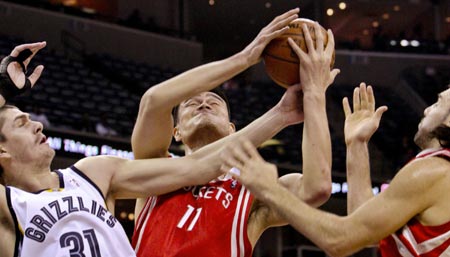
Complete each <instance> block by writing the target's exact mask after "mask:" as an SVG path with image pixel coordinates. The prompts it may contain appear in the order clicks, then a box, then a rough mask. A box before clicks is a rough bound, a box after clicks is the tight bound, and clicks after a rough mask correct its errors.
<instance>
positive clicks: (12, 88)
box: [0, 49, 33, 100]
mask: <svg viewBox="0 0 450 257" xmlns="http://www.w3.org/2000/svg"><path fill="white" fill-rule="evenodd" d="M32 54H33V53H32V52H31V50H29V49H25V50H23V51H22V52H20V53H19V55H18V56H17V57H13V56H7V57H5V58H3V60H2V62H1V63H0V94H1V95H2V96H3V98H5V100H9V99H11V98H13V97H14V96H16V95H19V94H22V93H23V92H25V91H27V90H28V89H29V88H31V82H30V80H29V79H28V78H26V79H25V85H20V86H22V87H21V88H19V87H18V86H19V85H15V84H14V82H13V81H12V79H11V77H10V76H9V74H8V65H9V64H10V63H12V62H17V63H18V64H19V65H20V66H21V67H22V71H23V72H24V73H26V69H25V65H24V64H23V62H24V61H25V60H26V59H28V57H30V56H31V55H32Z"/></svg>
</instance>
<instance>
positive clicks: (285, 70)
mask: <svg viewBox="0 0 450 257" xmlns="http://www.w3.org/2000/svg"><path fill="white" fill-rule="evenodd" d="M304 23H305V24H306V25H307V27H308V30H309V33H310V35H311V38H312V40H313V42H314V45H315V40H316V33H315V31H314V21H312V20H309V19H303V18H299V19H296V20H294V21H292V22H291V23H290V24H289V30H288V31H287V32H286V33H284V34H283V35H282V36H280V37H277V38H275V39H273V40H272V41H271V42H270V43H269V44H268V45H267V47H266V49H264V53H263V60H264V65H265V68H266V72H267V74H268V75H269V77H270V78H271V79H272V80H273V81H274V82H275V83H277V84H278V85H280V86H282V87H285V88H287V87H289V86H291V85H294V84H297V83H299V82H300V74H299V61H301V60H299V58H298V56H297V54H296V53H295V52H294V50H293V49H292V48H291V46H290V45H289V43H288V38H289V37H290V38H292V39H293V40H294V41H295V43H297V45H298V46H300V48H301V49H302V50H303V51H305V52H308V49H307V47H306V42H305V37H304V35H303V29H302V26H303V24H304ZM320 30H321V33H322V34H323V38H324V47H325V46H326V44H327V42H328V34H327V31H326V30H325V29H324V28H323V27H322V26H320ZM333 65H334V52H333V57H332V60H331V64H330V68H332V67H333Z"/></svg>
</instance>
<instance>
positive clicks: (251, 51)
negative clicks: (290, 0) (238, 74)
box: [242, 8, 300, 66]
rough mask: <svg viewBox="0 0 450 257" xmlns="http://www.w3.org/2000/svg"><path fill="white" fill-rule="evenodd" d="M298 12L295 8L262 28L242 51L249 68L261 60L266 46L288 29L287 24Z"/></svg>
mask: <svg viewBox="0 0 450 257" xmlns="http://www.w3.org/2000/svg"><path fill="white" fill-rule="evenodd" d="M299 11H300V9H299V8H295V9H292V10H290V11H287V12H285V13H283V14H281V15H279V16H277V17H275V19H273V20H272V22H270V23H269V24H268V25H267V26H266V27H264V28H263V29H262V30H261V31H260V32H259V34H258V35H257V36H256V38H255V39H254V40H253V41H252V42H251V43H250V44H249V45H248V46H247V47H246V48H245V49H244V50H242V53H244V54H246V55H247V62H248V65H249V66H251V65H254V64H256V63H258V62H259V61H260V60H261V55H262V52H263V51H264V48H266V46H267V44H269V42H270V41H272V39H274V38H277V37H279V36H281V35H282V34H283V33H285V32H286V31H287V30H288V29H289V26H288V25H289V23H291V22H292V21H293V20H295V19H297V18H298V12H299Z"/></svg>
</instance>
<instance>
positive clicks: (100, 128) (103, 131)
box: [95, 112, 117, 136]
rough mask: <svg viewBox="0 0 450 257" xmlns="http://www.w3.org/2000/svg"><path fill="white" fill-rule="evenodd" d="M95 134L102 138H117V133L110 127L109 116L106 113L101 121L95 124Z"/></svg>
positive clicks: (101, 117)
mask: <svg viewBox="0 0 450 257" xmlns="http://www.w3.org/2000/svg"><path fill="white" fill-rule="evenodd" d="M95 132H97V134H99V135H100V136H117V131H115V130H114V129H113V128H111V127H110V126H109V125H108V115H107V113H106V112H104V113H103V114H102V115H101V116H100V120H99V121H98V122H97V124H95Z"/></svg>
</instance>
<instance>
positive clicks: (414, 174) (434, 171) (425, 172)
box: [398, 156, 450, 182]
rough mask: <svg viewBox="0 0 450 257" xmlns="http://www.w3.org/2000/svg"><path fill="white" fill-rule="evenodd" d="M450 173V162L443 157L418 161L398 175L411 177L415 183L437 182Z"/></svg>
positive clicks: (409, 164) (411, 163)
mask: <svg viewBox="0 0 450 257" xmlns="http://www.w3.org/2000/svg"><path fill="white" fill-rule="evenodd" d="M449 172H450V162H449V161H448V160H446V159H444V158H441V157H437V156H434V157H427V158H420V159H416V160H414V161H412V162H410V163H408V164H406V165H405V166H404V167H403V168H402V169H401V170H400V171H399V173H398V176H399V177H409V178H410V179H411V180H414V181H426V182H436V181H438V180H440V179H442V178H443V177H444V176H448V174H449Z"/></svg>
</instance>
